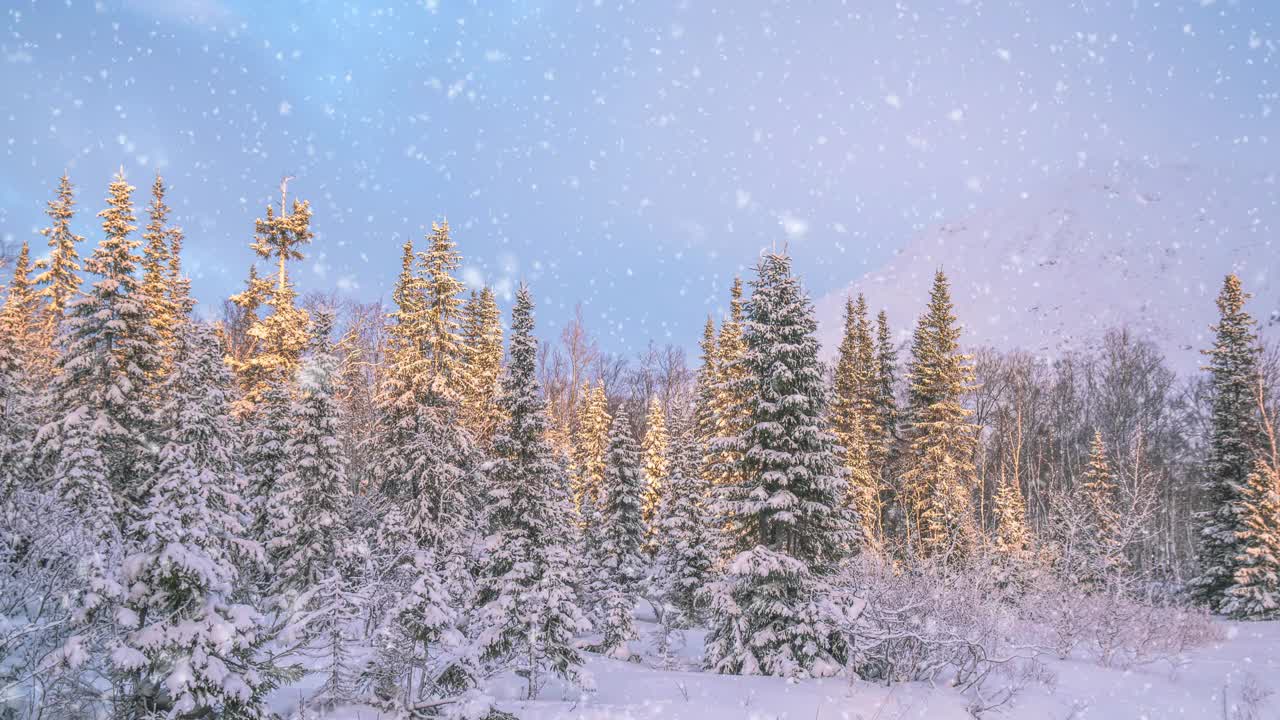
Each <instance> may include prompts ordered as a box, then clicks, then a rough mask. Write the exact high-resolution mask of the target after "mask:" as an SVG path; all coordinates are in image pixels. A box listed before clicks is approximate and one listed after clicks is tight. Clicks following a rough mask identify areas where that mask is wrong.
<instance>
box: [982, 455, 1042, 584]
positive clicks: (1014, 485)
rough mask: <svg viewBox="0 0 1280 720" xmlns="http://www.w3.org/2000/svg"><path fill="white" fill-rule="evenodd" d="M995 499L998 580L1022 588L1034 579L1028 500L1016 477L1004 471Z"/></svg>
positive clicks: (995, 544) (995, 545)
mask: <svg viewBox="0 0 1280 720" xmlns="http://www.w3.org/2000/svg"><path fill="white" fill-rule="evenodd" d="M994 501H995V508H994V511H993V513H992V514H993V515H994V519H995V525H996V527H995V533H994V537H993V538H992V543H991V546H992V551H993V553H994V555H995V558H994V560H995V565H996V568H997V570H998V578H997V580H998V582H999V584H1000V585H1001V586H1002V587H1003V588H1005V589H1012V590H1022V589H1025V588H1026V587H1027V585H1028V584H1029V583H1030V582H1031V580H1032V576H1031V574H1030V573H1031V570H1032V563H1033V560H1034V549H1033V548H1032V542H1033V539H1032V535H1031V529H1030V528H1028V527H1027V503H1026V501H1025V500H1024V499H1023V496H1022V489H1021V488H1020V487H1018V479H1017V477H1015V476H1013V475H1011V474H1006V473H1005V472H1003V471H1002V472H1001V479H1000V486H999V487H998V488H997V490H996V495H995V498H994Z"/></svg>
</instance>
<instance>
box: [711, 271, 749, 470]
mask: <svg viewBox="0 0 1280 720" xmlns="http://www.w3.org/2000/svg"><path fill="white" fill-rule="evenodd" d="M743 326H744V318H743V300H742V280H741V279H739V278H734V279H733V285H732V287H731V288H730V295H729V317H727V318H725V320H724V322H723V323H721V325H720V334H719V336H718V337H717V339H716V361H715V363H714V367H715V371H716V372H715V380H714V382H713V384H712V408H711V416H712V419H713V422H714V426H715V435H714V436H713V437H711V438H710V439H709V440H708V443H707V450H708V451H709V453H710V454H711V456H712V459H711V463H710V472H711V481H712V483H713V484H715V485H717V486H721V487H731V486H733V485H736V484H738V483H739V482H741V480H742V478H741V476H740V474H739V473H738V470H739V467H740V465H741V460H742V458H741V455H740V451H739V448H738V438H739V437H740V436H741V435H742V433H744V432H745V431H746V430H747V428H748V427H750V424H751V408H750V402H751V396H752V393H753V389H752V385H751V381H752V378H751V368H750V366H749V365H748V362H747V345H746V342H745V340H744V332H745V330H744V327H743Z"/></svg>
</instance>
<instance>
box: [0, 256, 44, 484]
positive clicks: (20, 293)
mask: <svg viewBox="0 0 1280 720" xmlns="http://www.w3.org/2000/svg"><path fill="white" fill-rule="evenodd" d="M42 312H43V304H42V302H41V301H40V297H39V295H38V294H37V292H36V289H35V287H34V286H33V284H32V282H31V259H30V249H29V248H28V246H27V243H23V244H22V249H21V250H19V251H18V258H17V261H16V262H15V263H14V267H13V277H11V278H10V279H9V287H8V289H7V292H6V293H5V299H4V305H3V306H0V496H4V495H5V494H6V493H5V489H6V488H8V487H10V486H11V484H12V483H16V482H17V480H18V476H19V472H20V470H19V468H20V466H21V465H22V463H23V461H24V459H25V457H26V452H27V448H28V445H29V444H30V442H31V437H32V435H33V433H34V431H35V429H36V428H35V424H36V422H37V417H38V408H37V406H36V400H37V398H38V396H37V388H40V387H42V386H43V385H44V384H45V383H46V381H47V377H46V375H47V373H46V372H45V371H46V368H45V366H44V364H45V361H46V360H47V358H48V355H47V352H46V350H47V348H46V347H45V341H46V338H45V335H44V331H45V319H44V316H43V314H42Z"/></svg>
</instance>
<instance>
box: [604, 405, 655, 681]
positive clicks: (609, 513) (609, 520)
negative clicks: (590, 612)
mask: <svg viewBox="0 0 1280 720" xmlns="http://www.w3.org/2000/svg"><path fill="white" fill-rule="evenodd" d="M644 489H645V478H644V471H643V469H642V467H641V457H640V449H639V448H638V447H636V442H635V440H634V439H633V438H632V436H631V422H630V421H629V420H627V416H626V415H625V414H623V413H619V414H618V416H617V417H615V418H614V419H613V424H612V426H611V427H610V428H609V452H608V455H607V456H606V459H605V472H604V497H603V506H602V508H601V528H600V537H599V539H600V544H599V545H598V546H597V547H596V548H595V552H594V553H593V554H594V555H595V558H596V562H595V565H596V568H597V571H598V576H597V577H598V581H599V584H600V586H599V587H597V588H596V589H595V590H596V592H595V595H596V598H597V604H598V607H597V614H598V615H599V616H600V618H601V626H602V627H601V631H602V632H603V634H604V637H603V639H602V640H601V641H600V645H599V646H598V647H597V648H596V649H597V651H598V652H601V653H604V654H606V655H609V656H612V657H616V658H619V659H628V658H630V657H631V649H630V648H629V647H628V645H627V643H629V642H630V641H632V640H635V639H636V638H637V637H638V636H637V635H636V629H635V622H634V621H633V619H632V613H633V612H634V610H635V605H636V599H637V598H638V596H639V590H640V582H641V580H642V579H643V578H644V558H643V555H642V552H643V548H644V536H645V532H644V528H645V526H644V510H643V507H642V505H641V503H642V500H643V496H644Z"/></svg>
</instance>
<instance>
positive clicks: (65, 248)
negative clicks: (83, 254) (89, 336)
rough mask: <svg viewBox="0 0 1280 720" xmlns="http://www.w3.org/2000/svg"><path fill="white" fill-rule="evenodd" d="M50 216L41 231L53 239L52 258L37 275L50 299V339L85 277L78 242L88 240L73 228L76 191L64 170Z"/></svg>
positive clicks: (51, 204) (41, 292)
mask: <svg viewBox="0 0 1280 720" xmlns="http://www.w3.org/2000/svg"><path fill="white" fill-rule="evenodd" d="M45 212H46V213H47V214H48V215H49V221H50V225H49V227H47V228H44V229H43V230H41V231H40V233H41V234H42V235H44V236H45V237H46V238H48V239H49V258H48V260H47V262H46V264H45V270H44V272H42V273H40V274H39V275H37V276H36V284H38V285H40V286H41V287H40V296H41V297H43V298H45V300H46V301H47V313H48V314H47V324H48V327H47V329H46V331H45V335H46V337H47V338H48V340H49V341H50V342H53V341H54V340H55V339H56V338H57V336H58V328H59V327H60V326H61V325H62V320H63V318H65V317H66V315H67V311H68V310H69V309H70V307H71V304H72V302H73V301H74V300H75V299H76V297H77V296H79V294H80V283H81V278H80V276H79V275H77V273H79V272H80V270H81V268H80V255H79V253H78V252H77V251H76V244H77V243H81V242H84V238H83V237H81V236H79V235H76V234H75V233H74V232H72V231H71V220H72V218H74V217H75V192H74V191H73V189H72V187H71V179H70V178H69V177H67V175H66V174H65V173H64V174H63V175H62V178H61V179H60V180H59V181H58V197H57V198H56V199H54V200H52V201H50V202H49V204H48V209H47V210H46V211H45Z"/></svg>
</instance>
